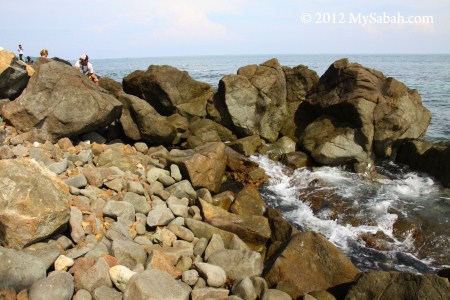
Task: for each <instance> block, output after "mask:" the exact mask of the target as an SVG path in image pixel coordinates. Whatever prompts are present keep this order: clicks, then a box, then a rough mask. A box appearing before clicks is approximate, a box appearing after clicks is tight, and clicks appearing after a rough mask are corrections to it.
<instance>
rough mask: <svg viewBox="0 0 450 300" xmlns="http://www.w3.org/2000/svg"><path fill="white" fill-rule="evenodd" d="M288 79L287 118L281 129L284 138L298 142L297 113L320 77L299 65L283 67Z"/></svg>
mask: <svg viewBox="0 0 450 300" xmlns="http://www.w3.org/2000/svg"><path fill="white" fill-rule="evenodd" d="M282 68H283V72H284V76H285V77H286V105H287V116H286V119H285V121H284V124H283V128H282V129H281V133H282V134H283V135H284V136H288V137H290V138H291V139H293V140H294V141H296V142H297V136H298V133H296V132H295V131H296V129H297V127H296V126H295V112H296V111H297V109H298V107H299V105H300V104H301V103H302V101H304V100H305V99H306V98H307V97H308V96H310V95H311V94H312V93H313V92H314V91H315V89H316V87H317V85H318V83H319V76H318V75H317V73H316V72H315V71H313V70H310V69H308V67H307V66H304V65H299V66H296V67H294V68H290V67H286V66H283V67H282Z"/></svg>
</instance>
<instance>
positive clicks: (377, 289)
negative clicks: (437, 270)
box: [345, 271, 450, 300]
mask: <svg viewBox="0 0 450 300" xmlns="http://www.w3.org/2000/svg"><path fill="white" fill-rule="evenodd" d="M449 295H450V284H449V281H448V279H447V278H443V277H439V276H437V275H418V274H411V273H398V272H381V271H371V272H367V273H364V274H361V276H359V277H358V279H357V281H356V284H355V285H353V286H352V287H351V289H350V291H349V292H348V294H347V295H346V296H345V300H360V299H362V300H364V299H367V300H369V299H379V300H389V299H448V297H449Z"/></svg>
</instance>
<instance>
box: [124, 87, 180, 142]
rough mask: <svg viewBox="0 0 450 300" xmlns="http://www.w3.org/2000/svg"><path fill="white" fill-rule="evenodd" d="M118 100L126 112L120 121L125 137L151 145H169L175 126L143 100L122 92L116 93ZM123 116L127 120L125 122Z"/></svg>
mask: <svg viewBox="0 0 450 300" xmlns="http://www.w3.org/2000/svg"><path fill="white" fill-rule="evenodd" d="M118 99H119V101H120V102H122V103H123V105H124V111H125V110H126V111H125V113H124V111H123V112H122V116H121V118H120V121H121V123H122V127H123V129H124V132H125V134H126V135H127V137H129V138H131V139H133V140H144V141H147V142H149V143H153V144H170V143H171V142H172V141H173V139H174V138H175V137H176V135H177V130H176V128H175V126H173V125H172V124H171V123H170V122H169V121H167V118H166V117H164V116H161V115H160V114H159V113H158V112H157V111H156V110H155V109H154V108H153V107H152V106H151V105H150V104H148V102H146V101H145V100H142V99H141V98H138V97H136V96H133V95H129V94H126V93H124V92H118ZM125 116H129V119H127V120H125Z"/></svg>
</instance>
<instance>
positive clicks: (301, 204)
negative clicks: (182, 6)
mask: <svg viewBox="0 0 450 300" xmlns="http://www.w3.org/2000/svg"><path fill="white" fill-rule="evenodd" d="M273 57H276V58H278V60H279V61H280V63H281V65H284V66H290V67H294V66H297V65H300V64H302V65H306V66H308V67H309V68H310V69H312V70H315V71H316V72H317V73H318V75H319V76H320V75H322V74H323V73H324V72H325V70H326V69H327V68H328V67H329V66H330V64H332V63H333V62H334V61H335V60H337V59H340V58H343V57H347V58H349V60H350V61H353V62H358V63H360V64H362V65H364V66H367V67H369V68H373V69H377V70H379V71H381V72H383V73H384V74H385V75H386V76H392V77H395V78H397V79H398V80H400V81H402V82H404V83H405V84H406V85H407V86H408V87H410V88H413V89H417V90H418V91H419V93H420V95H421V96H422V101H423V105H424V106H425V107H427V108H428V109H429V110H430V111H431V113H432V120H431V124H430V126H429V128H428V131H427V133H426V135H425V138H426V139H428V140H431V141H441V140H450V55H248V56H246V55H242V56H197V57H155V58H152V57H149V58H124V59H104V60H92V63H93V65H94V69H95V71H96V73H98V74H99V75H100V76H106V77H110V78H112V79H115V80H117V81H119V82H121V81H122V78H123V77H125V76H127V75H128V74H130V73H131V72H133V71H134V70H146V69H147V68H148V66H149V65H152V64H153V65H164V64H165V65H171V66H174V67H177V68H178V69H181V70H185V71H187V72H189V74H190V75H191V77H193V78H194V79H196V80H199V81H203V82H207V83H209V84H211V85H212V86H214V87H217V85H218V83H219V80H220V79H221V78H222V77H223V76H224V75H227V74H235V73H236V71H237V69H238V68H239V67H241V66H245V65H248V64H260V63H263V62H264V61H266V60H268V59H271V58H273ZM253 159H254V160H255V161H257V162H258V163H259V164H260V165H261V166H262V167H263V168H264V169H265V170H266V172H267V174H268V175H270V177H271V178H270V181H269V182H268V183H267V184H265V185H264V186H262V187H261V192H262V195H263V197H264V198H265V200H266V201H267V202H268V203H269V205H271V206H272V207H276V208H279V209H280V210H281V211H282V212H283V214H284V216H285V217H286V218H288V219H289V220H291V221H292V222H293V223H295V224H296V225H297V226H298V227H300V228H303V229H305V230H314V231H317V232H320V233H321V234H323V235H324V236H325V237H327V238H328V239H329V240H330V241H332V242H333V243H334V244H335V245H337V246H338V247H339V248H340V249H341V250H343V251H344V252H345V253H346V254H347V255H348V256H349V257H350V258H351V260H352V261H353V262H354V263H355V264H356V266H357V267H358V268H359V269H361V270H370V269H383V270H399V271H412V272H420V273H433V272H436V271H437V270H439V269H441V268H443V267H449V265H450V192H449V190H448V189H443V188H442V186H440V185H439V183H437V182H436V181H435V180H433V178H431V177H429V176H427V175H426V174H420V173H416V172H413V171H411V170H409V169H408V168H405V167H402V166H398V165H396V164H394V163H392V162H389V161H385V162H380V163H379V164H378V166H377V170H378V172H380V173H382V174H384V175H386V176H388V177H389V179H386V180H382V181H379V182H376V183H373V182H367V181H366V180H365V179H364V178H361V177H360V176H359V175H357V174H354V173H352V172H349V171H348V170H346V169H344V168H338V167H322V168H318V169H314V170H307V169H301V170H296V171H293V170H290V169H288V168H286V167H284V166H282V165H281V164H278V163H276V162H273V161H270V160H269V159H267V158H266V157H256V156H255V157H253ZM449 172H450V166H449ZM313 180H320V182H322V183H323V184H324V186H323V187H322V188H321V189H320V190H317V191H316V192H317V193H320V194H322V195H323V194H324V193H325V194H326V195H328V197H331V198H338V199H340V201H341V202H342V203H341V204H343V205H342V207H345V209H343V210H341V212H340V215H338V216H336V215H335V214H333V212H332V211H331V210H327V209H324V210H321V211H320V212H319V213H317V212H316V213H314V212H313V211H312V209H311V207H310V205H309V204H308V203H307V202H305V201H304V198H305V194H306V193H305V191H308V193H310V194H309V196H311V193H315V191H311V189H310V186H309V183H310V182H311V181H313ZM399 221H401V222H399ZM396 224H406V225H405V227H404V228H406V229H405V232H403V235H401V236H399V235H398V234H396V233H395V230H396ZM397 229H398V228H397ZM367 237H376V239H375V241H376V243H375V244H374V243H373V242H372V243H371V242H370V240H368V239H367Z"/></svg>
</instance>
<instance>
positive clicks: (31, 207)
mask: <svg viewBox="0 0 450 300" xmlns="http://www.w3.org/2000/svg"><path fill="white" fill-rule="evenodd" d="M0 190H1V191H2V192H1V193H0V220H1V222H0V232H2V234H1V235H0V243H1V244H3V245H5V246H7V247H10V248H16V249H19V248H23V247H25V246H27V245H30V244H32V243H35V242H37V241H39V240H42V239H44V238H46V237H48V236H50V235H52V234H53V233H54V232H56V231H57V230H58V229H61V228H62V227H63V226H65V225H66V224H67V222H68V221H69V215H70V211H69V187H68V186H67V185H66V184H65V183H64V182H62V181H61V180H60V179H59V178H57V177H56V175H55V174H54V173H52V172H50V171H49V170H48V169H47V168H44V167H42V166H41V165H39V164H38V163H37V162H35V161H34V160H30V159H25V158H21V159H13V160H0Z"/></svg>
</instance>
